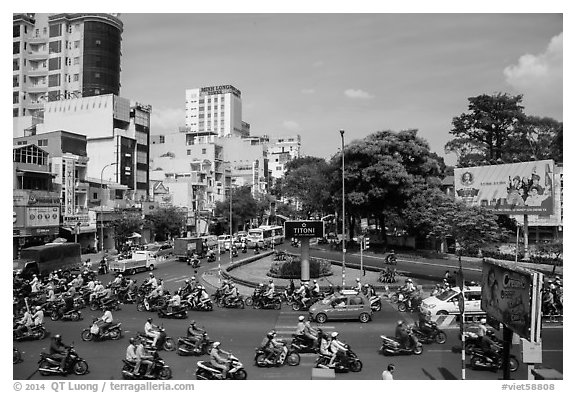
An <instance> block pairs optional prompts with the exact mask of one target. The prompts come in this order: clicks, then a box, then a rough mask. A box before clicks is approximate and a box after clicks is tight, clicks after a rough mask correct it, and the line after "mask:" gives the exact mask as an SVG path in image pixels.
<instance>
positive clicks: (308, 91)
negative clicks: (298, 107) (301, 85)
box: [300, 89, 316, 94]
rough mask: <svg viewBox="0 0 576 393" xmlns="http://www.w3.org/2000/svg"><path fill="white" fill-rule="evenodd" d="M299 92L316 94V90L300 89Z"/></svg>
mask: <svg viewBox="0 0 576 393" xmlns="http://www.w3.org/2000/svg"><path fill="white" fill-rule="evenodd" d="M300 92H302V94H314V93H316V90H314V89H302V90H300Z"/></svg>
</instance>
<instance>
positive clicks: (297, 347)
mask: <svg viewBox="0 0 576 393" xmlns="http://www.w3.org/2000/svg"><path fill="white" fill-rule="evenodd" d="M290 348H292V349H293V350H294V351H295V352H298V353H318V346H317V345H316V340H310V339H308V338H307V337H305V336H302V335H298V334H294V333H293V334H292V343H291V344H290Z"/></svg>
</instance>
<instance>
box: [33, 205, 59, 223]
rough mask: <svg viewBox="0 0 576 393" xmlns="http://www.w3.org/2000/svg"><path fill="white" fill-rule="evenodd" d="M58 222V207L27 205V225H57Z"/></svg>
mask: <svg viewBox="0 0 576 393" xmlns="http://www.w3.org/2000/svg"><path fill="white" fill-rule="evenodd" d="M59 224H60V208H58V207H29V208H27V209H26V226H27V227H31V228H39V227H52V226H55V227H58V226H59Z"/></svg>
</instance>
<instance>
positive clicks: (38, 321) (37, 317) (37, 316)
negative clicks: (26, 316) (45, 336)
mask: <svg viewBox="0 0 576 393" xmlns="http://www.w3.org/2000/svg"><path fill="white" fill-rule="evenodd" d="M32 321H33V322H34V326H40V325H42V324H43V323H44V310H43V309H42V307H40V306H36V312H35V313H34V314H33V315H32Z"/></svg>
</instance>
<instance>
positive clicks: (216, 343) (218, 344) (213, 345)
mask: <svg viewBox="0 0 576 393" xmlns="http://www.w3.org/2000/svg"><path fill="white" fill-rule="evenodd" d="M219 346H220V341H214V344H212V347H214V348H218V347H219Z"/></svg>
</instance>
